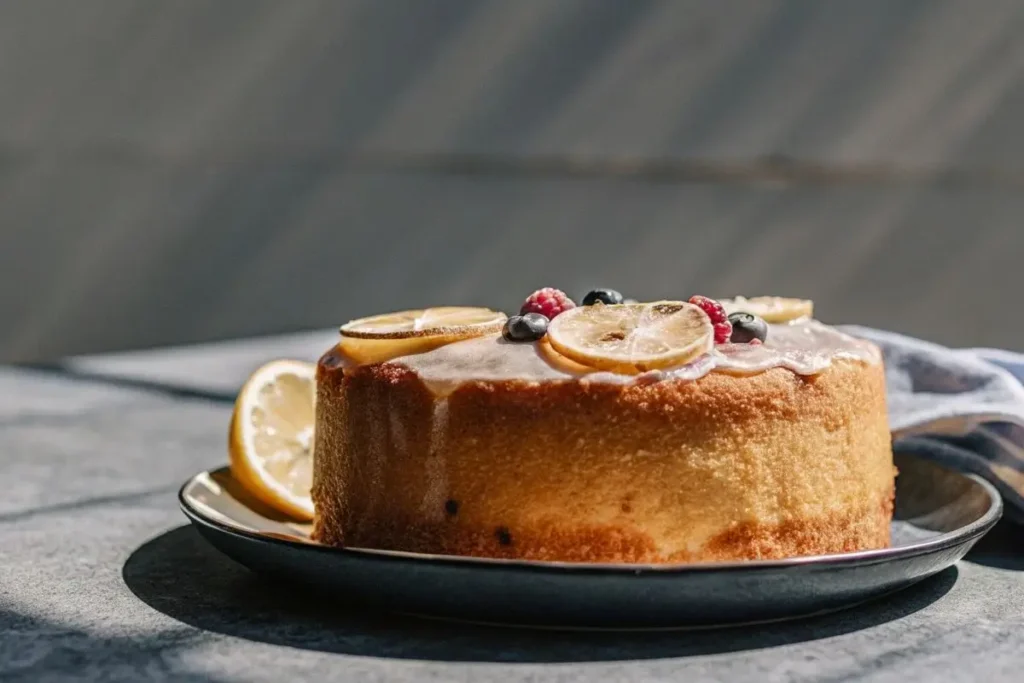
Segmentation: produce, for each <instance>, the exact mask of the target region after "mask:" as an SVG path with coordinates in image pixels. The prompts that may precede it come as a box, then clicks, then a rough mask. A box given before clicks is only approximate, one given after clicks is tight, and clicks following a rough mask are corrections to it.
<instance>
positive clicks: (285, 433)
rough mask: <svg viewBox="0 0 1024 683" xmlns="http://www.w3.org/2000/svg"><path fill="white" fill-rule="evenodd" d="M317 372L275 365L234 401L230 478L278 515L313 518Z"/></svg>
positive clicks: (255, 377) (290, 362) (265, 368)
mask: <svg viewBox="0 0 1024 683" xmlns="http://www.w3.org/2000/svg"><path fill="white" fill-rule="evenodd" d="M315 402H316V368H315V366H313V365H312V364H311V363H304V362H301V361H295V360H276V361H273V362H271V363H268V364H267V365H264V366H263V367H262V368H260V369H259V370H257V371H256V372H254V373H253V375H252V377H250V378H249V380H248V381H247V382H246V383H245V386H244V387H242V391H241V392H239V394H238V398H237V399H236V400H235V412H234V414H233V415H232V417H231V428H230V433H229V437H228V455H229V458H230V462H231V475H232V476H233V477H234V478H235V479H236V480H237V481H238V482H239V483H240V484H241V485H242V486H243V487H244V488H245V490H246V491H248V492H249V493H251V494H252V495H253V496H255V497H256V498H258V499H259V500H260V501H262V502H263V503H266V504H267V505H269V506H270V507H272V508H274V509H275V510H277V511H279V512H282V513H284V514H286V515H289V516H291V517H294V518H296V519H300V520H310V519H312V518H313V501H312V500H311V499H310V494H309V491H310V487H311V486H312V484H313V424H314V419H315V418H314V405H315Z"/></svg>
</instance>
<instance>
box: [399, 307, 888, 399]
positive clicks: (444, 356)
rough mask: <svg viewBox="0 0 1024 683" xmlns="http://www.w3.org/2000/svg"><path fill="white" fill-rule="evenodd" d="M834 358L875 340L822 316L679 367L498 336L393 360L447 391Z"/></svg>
mask: <svg viewBox="0 0 1024 683" xmlns="http://www.w3.org/2000/svg"><path fill="white" fill-rule="evenodd" d="M835 358H847V359H852V360H859V361H863V362H867V363H879V362H881V357H880V355H879V353H878V350H877V349H876V348H875V347H874V346H873V345H872V344H870V343H868V342H865V341H862V340H859V339H855V338H853V337H851V336H849V335H846V334H843V333H842V332H840V331H839V330H837V329H835V328H833V327H829V326H827V325H824V324H822V323H820V322H818V321H816V320H798V321H794V322H792V323H788V324H781V325H770V326H769V330H768V339H767V341H766V342H765V343H764V344H763V345H751V344H720V345H718V346H716V347H715V349H714V350H713V351H712V352H711V353H708V354H705V355H703V356H701V357H700V358H698V359H697V360H695V361H693V362H691V363H688V364H686V365H682V366H679V367H675V368H671V369H667V370H656V371H652V372H647V373H643V374H639V375H636V374H632V375H627V374H618V373H613V372H607V371H596V370H593V369H590V368H586V367H584V366H581V365H577V364H575V363H572V362H571V361H568V360H566V359H560V357H558V356H557V354H554V353H553V352H552V351H551V350H550V348H549V347H547V346H546V345H545V344H544V343H543V342H541V343H534V344H530V343H513V342H507V341H505V340H503V339H502V338H501V337H500V336H498V335H495V336H486V337H478V338H476V339H468V340H465V341H460V342H455V343H453V344H448V345H447V346H442V347H440V348H437V349H434V350H432V351H428V352H426V353H421V354H415V355H408V356H401V357H399V358H394V359H392V360H390V361H387V362H388V363H393V364H397V365H402V366H405V367H407V368H409V369H410V370H412V371H413V372H415V373H416V374H417V375H418V376H419V377H420V379H421V380H422V381H423V382H424V383H425V384H426V385H427V386H428V387H429V388H430V389H431V391H432V392H433V393H435V394H436V395H439V396H444V395H447V394H449V393H451V392H452V391H454V390H455V389H457V388H458V387H459V386H460V385H462V384H465V383H467V382H474V381H478V382H501V381H511V380H518V381H524V382H552V381H565V380H572V379H576V380H579V381H584V382H602V383H614V384H629V383H649V382H657V381H662V380H665V379H683V380H695V379H699V378H700V377H703V376H704V375H706V374H708V373H709V372H726V373H730V374H739V375H752V374H757V373H760V372H764V371H766V370H769V369H771V368H776V367H783V368H788V369H789V370H792V371H793V372H795V373H797V374H800V375H814V374H817V373H819V372H821V371H822V370H824V369H825V368H827V367H828V366H829V365H830V364H831V363H832V360H833V359H835Z"/></svg>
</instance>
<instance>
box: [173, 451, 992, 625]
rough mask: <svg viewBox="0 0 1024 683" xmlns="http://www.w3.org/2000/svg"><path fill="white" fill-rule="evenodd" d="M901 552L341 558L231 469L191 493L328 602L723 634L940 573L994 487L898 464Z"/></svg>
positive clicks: (911, 463)
mask: <svg viewBox="0 0 1024 683" xmlns="http://www.w3.org/2000/svg"><path fill="white" fill-rule="evenodd" d="M896 464H897V466H898V467H899V469H900V476H899V478H898V480H897V487H896V512H895V520H894V521H893V526H892V531H893V546H892V547H891V548H888V549H885V550H871V551H865V552H856V553H844V554H840V555H824V556H818V557H802V558H795V559H790V560H773V561H756V562H732V563H716V564H703V565H667V566H666V565H660V566H658V565H607V564H605V565H599V564H571V563H554V562H524V561H511V560H483V559H474V558H465V557H449V556H440V555H416V554H410V553H396V552H384V551H373V550H357V549H346V550H340V549H336V548H330V547H327V546H322V545H319V544H316V543H314V542H312V541H310V540H309V536H308V533H309V528H308V527H307V526H303V525H297V524H290V523H287V522H285V521H283V520H282V519H281V518H280V517H277V516H275V515H274V514H273V513H272V512H271V511H269V510H267V509H266V508H264V507H262V506H261V505H259V504H258V503H256V502H254V501H253V500H252V499H251V498H249V497H247V496H246V495H245V494H244V492H242V491H240V490H239V487H238V486H237V485H236V484H235V483H234V482H233V480H232V479H231V476H230V474H229V473H228V471H227V469H226V468H222V469H219V470H213V471H210V472H202V473H200V474H198V475H196V476H195V477H193V478H192V479H190V480H189V481H188V482H187V483H186V484H185V486H184V487H182V489H181V493H180V501H181V507H182V510H184V512H185V514H186V515H187V516H188V517H189V519H190V520H191V521H192V523H193V524H194V525H195V526H196V527H197V528H198V529H199V531H200V532H201V533H202V534H203V536H205V537H206V538H207V540H209V542H210V543H212V544H213V545H214V546H216V547H217V548H219V549H220V550H221V551H223V552H224V553H225V554H227V555H228V556H229V557H231V558H233V559H235V560H237V561H238V562H241V563H242V564H244V565H246V566H248V567H250V568H251V569H253V570H255V571H257V572H262V573H266V574H271V575H277V576H279V577H281V578H283V579H285V580H287V581H288V582H289V583H291V584H301V585H305V586H307V587H309V588H311V589H312V590H314V591H318V592H321V593H322V594H323V595H324V596H325V597H330V598H339V597H340V598H343V599H346V600H350V601H356V602H360V603H367V604H371V605H373V606H375V607H377V608H384V609H390V610H394V611H399V612H406V613H414V614H421V615H429V616H435V617H445V618H455V619H465V620H472V621H483V622H490V623H504V624H517V625H529V626H544V627H571V628H671V627H675V628H679V627H704V626H723V625H729V624H739V623H751V622H759V621H772V620H777V619H790V618H795V617H802V616H808V615H812V614H819V613H823V612H828V611H832V610H837V609H841V608H844V607H849V606H851V605H855V604H857V603H860V602H863V601H865V600H870V599H872V598H876V597H879V596H882V595H886V594H888V593H891V592H893V591H897V590H900V589H902V588H906V587H907V586H910V585H911V584H913V583H915V582H917V581H920V580H921V579H924V578H926V577H929V576H931V575H933V574H935V573H937V572H939V571H941V570H943V569H945V568H946V567H949V566H950V565H952V564H953V563H955V562H956V561H957V560H959V559H960V558H961V557H963V556H964V554H965V553H966V552H967V551H968V550H970V548H971V546H972V545H974V543H975V541H977V540H978V539H979V538H981V536H983V535H984V534H985V532H987V531H988V530H989V529H991V528H992V526H993V525H994V524H995V523H996V521H997V520H998V519H999V517H1000V515H1001V514H1002V504H1001V501H1000V498H999V495H998V494H997V493H996V490H995V489H994V488H993V487H992V486H991V485H990V484H988V483H987V482H985V481H983V480H981V479H979V478H977V477H975V476H972V475H964V474H959V473H957V472H953V471H951V470H947V469H944V468H941V467H939V466H938V465H935V464H932V463H930V462H927V461H924V460H921V459H918V458H916V457H913V456H910V455H898V456H897V459H896Z"/></svg>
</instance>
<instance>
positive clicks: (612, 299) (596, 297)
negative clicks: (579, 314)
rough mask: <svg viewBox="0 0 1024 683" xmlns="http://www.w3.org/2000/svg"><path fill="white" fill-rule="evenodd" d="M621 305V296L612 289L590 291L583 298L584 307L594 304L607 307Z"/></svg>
mask: <svg viewBox="0 0 1024 683" xmlns="http://www.w3.org/2000/svg"><path fill="white" fill-rule="evenodd" d="M621 303H622V295H621V294H619V293H618V292H616V291H615V290H614V289H592V290H591V291H589V292H587V295H586V296H585V297H583V305H584V306H593V305H594V304H608V305H609V306H611V305H614V304H621Z"/></svg>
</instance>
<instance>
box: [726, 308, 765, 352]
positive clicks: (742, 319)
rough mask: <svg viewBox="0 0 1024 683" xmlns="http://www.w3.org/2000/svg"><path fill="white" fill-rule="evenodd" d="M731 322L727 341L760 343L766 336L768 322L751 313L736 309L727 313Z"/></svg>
mask: <svg viewBox="0 0 1024 683" xmlns="http://www.w3.org/2000/svg"><path fill="white" fill-rule="evenodd" d="M729 322H730V323H732V335H731V336H730V337H729V341H731V342H732V343H733V344H752V343H754V342H757V343H758V344H761V343H763V342H764V340H765V339H767V338H768V324H767V323H765V321H764V320H763V319H761V318H759V317H757V316H756V315H754V314H753V313H747V312H746V311H738V312H736V313H730V314H729Z"/></svg>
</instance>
